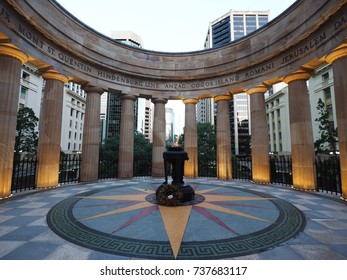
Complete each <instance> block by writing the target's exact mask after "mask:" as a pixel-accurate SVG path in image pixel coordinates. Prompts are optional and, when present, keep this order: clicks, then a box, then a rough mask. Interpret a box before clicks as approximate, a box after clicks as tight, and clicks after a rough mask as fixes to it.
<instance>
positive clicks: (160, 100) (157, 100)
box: [151, 97, 167, 104]
mask: <svg viewBox="0 0 347 280" xmlns="http://www.w3.org/2000/svg"><path fill="white" fill-rule="evenodd" d="M151 101H152V103H153V104H157V103H161V104H166V103H167V99H166V98H160V97H159V98H152V100H151Z"/></svg>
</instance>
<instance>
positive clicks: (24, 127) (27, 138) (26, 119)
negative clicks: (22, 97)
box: [14, 107, 39, 158]
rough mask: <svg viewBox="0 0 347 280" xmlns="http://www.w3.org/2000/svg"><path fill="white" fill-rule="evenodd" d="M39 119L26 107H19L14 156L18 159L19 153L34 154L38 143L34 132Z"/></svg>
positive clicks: (36, 134) (36, 133)
mask: <svg viewBox="0 0 347 280" xmlns="http://www.w3.org/2000/svg"><path fill="white" fill-rule="evenodd" d="M38 121H39V119H38V118H37V117H36V116H35V113H34V111H33V110H32V109H31V108H28V107H20V108H19V110H18V117H17V126H16V140H15V148H14V149H15V156H16V158H18V157H20V153H26V154H29V155H30V154H35V153H36V149H37V142H38V132H37V131H36V127H37V123H38Z"/></svg>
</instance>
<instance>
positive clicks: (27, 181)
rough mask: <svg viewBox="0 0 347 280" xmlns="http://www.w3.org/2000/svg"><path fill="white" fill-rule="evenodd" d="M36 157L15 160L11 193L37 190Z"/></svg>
mask: <svg viewBox="0 0 347 280" xmlns="http://www.w3.org/2000/svg"><path fill="white" fill-rule="evenodd" d="M36 165H37V159H36V156H31V157H30V156H26V157H24V158H21V159H18V158H15V159H14V161H13V171H12V186H11V192H12V193H14V192H20V191H24V190H30V189H35V177H36Z"/></svg>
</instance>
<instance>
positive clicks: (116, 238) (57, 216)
mask: <svg viewBox="0 0 347 280" xmlns="http://www.w3.org/2000/svg"><path fill="white" fill-rule="evenodd" d="M191 186H192V187H193V188H194V189H195V192H196V200H194V201H192V202H191V203H188V204H186V205H183V206H178V207H165V206H160V205H158V204H157V201H156V199H155V190H156V188H157V187H158V186H157V185H155V184H150V183H142V184H128V185H126V186H122V187H106V188H104V189H98V190H93V191H89V192H86V193H82V194H79V195H76V196H73V197H71V198H68V199H65V200H63V201H62V202H60V203H59V204H58V205H57V206H55V207H53V208H52V210H51V211H50V212H49V214H48V217H47V222H48V225H49V226H50V228H51V229H52V230H53V231H54V232H55V233H57V234H58V235H59V236H61V237H62V238H64V239H66V240H69V241H70V242H73V243H75V244H77V245H80V246H83V247H86V248H90V249H93V250H98V251H101V252H105V253H110V254H116V255H124V256H131V257H136V258H150V259H153V258H154V259H173V258H177V259H216V258H230V257H235V256H241V255H247V254H253V253H256V252H259V251H262V250H267V249H269V248H272V247H275V246H277V245H279V244H281V243H283V242H285V241H287V240H288V239H290V238H293V237H295V236H297V235H298V234H299V232H300V231H302V230H303V228H304V226H305V218H304V216H303V214H302V213H301V211H299V210H298V209H297V208H296V207H294V206H292V205H291V204H290V203H288V202H286V201H284V200H282V199H280V198H276V197H273V196H270V195H264V194H262V193H259V192H254V191H250V190H245V189H241V188H237V187H233V188H232V187H227V186H224V187H221V186H216V185H214V184H210V183H205V184H204V183H196V184H193V185H191Z"/></svg>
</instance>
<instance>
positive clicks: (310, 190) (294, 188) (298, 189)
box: [292, 186, 317, 192]
mask: <svg viewBox="0 0 347 280" xmlns="http://www.w3.org/2000/svg"><path fill="white" fill-rule="evenodd" d="M292 189H293V190H296V191H302V192H316V191H317V190H316V189H315V188H314V189H309V188H308V189H304V188H299V187H294V186H292Z"/></svg>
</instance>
